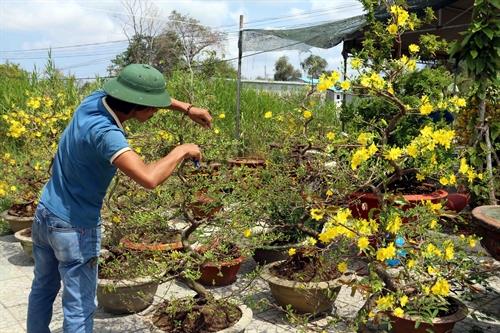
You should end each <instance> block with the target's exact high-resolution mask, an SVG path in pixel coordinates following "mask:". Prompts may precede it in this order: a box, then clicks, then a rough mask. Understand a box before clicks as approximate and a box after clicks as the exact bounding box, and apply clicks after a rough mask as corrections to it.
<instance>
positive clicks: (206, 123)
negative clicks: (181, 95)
mask: <svg viewBox="0 0 500 333" xmlns="http://www.w3.org/2000/svg"><path fill="white" fill-rule="evenodd" d="M168 108H169V109H172V110H176V111H181V112H182V113H184V114H186V115H187V116H188V117H189V118H191V120H193V121H194V122H196V123H198V124H200V125H201V126H203V127H205V128H210V127H211V126H212V116H210V113H208V111H207V110H206V109H202V108H197V107H194V106H193V105H191V104H189V103H186V102H181V101H178V100H176V99H174V98H171V104H170V106H169V107H168Z"/></svg>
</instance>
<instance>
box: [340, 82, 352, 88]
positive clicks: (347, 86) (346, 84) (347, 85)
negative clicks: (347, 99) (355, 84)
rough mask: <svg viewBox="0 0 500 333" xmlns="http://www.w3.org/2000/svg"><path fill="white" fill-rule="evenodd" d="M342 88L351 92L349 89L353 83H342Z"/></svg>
mask: <svg viewBox="0 0 500 333" xmlns="http://www.w3.org/2000/svg"><path fill="white" fill-rule="evenodd" d="M340 88H342V90H349V88H351V82H349V81H342V83H341V84H340Z"/></svg>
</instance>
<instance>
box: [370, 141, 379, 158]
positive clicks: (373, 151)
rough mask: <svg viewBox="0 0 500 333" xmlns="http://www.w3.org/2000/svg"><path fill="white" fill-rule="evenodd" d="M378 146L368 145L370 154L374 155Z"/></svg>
mask: <svg viewBox="0 0 500 333" xmlns="http://www.w3.org/2000/svg"><path fill="white" fill-rule="evenodd" d="M377 150H378V148H377V146H375V144H373V143H372V144H371V145H370V147H368V155H370V156H373V154H375V153H376V152H377Z"/></svg>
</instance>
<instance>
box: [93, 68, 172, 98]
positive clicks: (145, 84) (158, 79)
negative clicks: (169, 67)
mask: <svg viewBox="0 0 500 333" xmlns="http://www.w3.org/2000/svg"><path fill="white" fill-rule="evenodd" d="M165 86H166V83H165V79H164V78H163V75H162V74H161V73H160V72H159V71H158V70H157V69H156V68H154V67H152V66H150V65H144V64H131V65H128V66H126V67H125V68H124V69H123V70H122V71H121V72H120V74H119V75H118V76H117V77H115V78H113V79H111V80H108V81H106V83H104V86H103V89H104V91H105V92H106V93H107V94H108V95H111V96H113V97H114V98H116V99H119V100H122V101H125V102H129V103H134V104H139V105H145V106H153V107H167V106H169V105H170V103H171V101H170V95H169V94H168V92H167V90H166V89H165Z"/></svg>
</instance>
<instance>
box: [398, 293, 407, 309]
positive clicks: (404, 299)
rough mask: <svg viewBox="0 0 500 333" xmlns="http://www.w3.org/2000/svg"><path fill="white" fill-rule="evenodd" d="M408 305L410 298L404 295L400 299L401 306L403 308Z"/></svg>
mask: <svg viewBox="0 0 500 333" xmlns="http://www.w3.org/2000/svg"><path fill="white" fill-rule="evenodd" d="M406 303H408V296H406V295H403V296H402V297H401V298H400V299H399V304H401V306H403V307H404V306H405V305H406Z"/></svg>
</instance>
